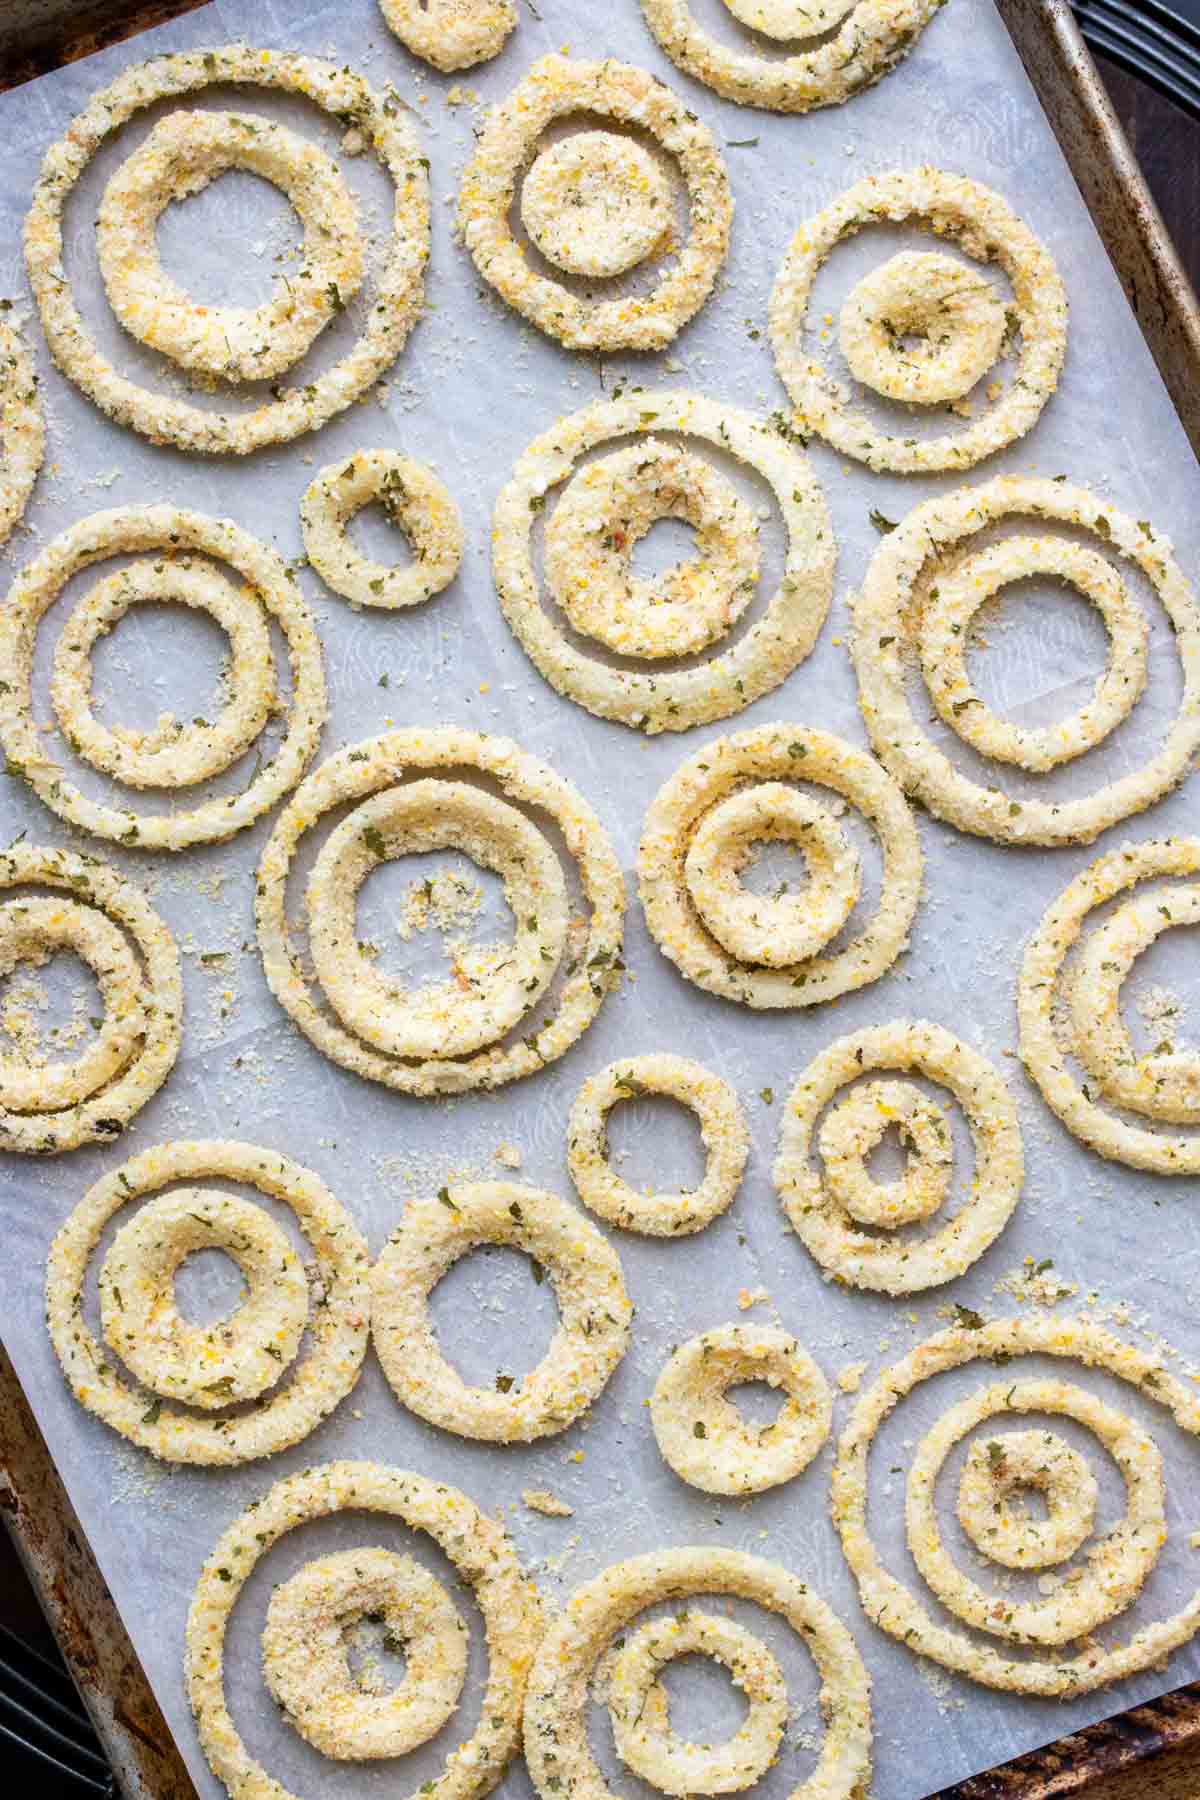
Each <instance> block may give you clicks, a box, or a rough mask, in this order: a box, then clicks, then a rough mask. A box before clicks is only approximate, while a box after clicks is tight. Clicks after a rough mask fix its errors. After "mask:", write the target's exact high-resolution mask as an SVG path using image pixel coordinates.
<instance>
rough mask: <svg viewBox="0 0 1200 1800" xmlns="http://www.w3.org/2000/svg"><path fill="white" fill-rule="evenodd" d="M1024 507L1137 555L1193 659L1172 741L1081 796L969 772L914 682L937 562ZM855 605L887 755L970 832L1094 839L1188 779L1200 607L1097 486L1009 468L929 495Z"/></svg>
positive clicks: (1175, 568) (1050, 841) (887, 541)
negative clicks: (1007, 788)
mask: <svg viewBox="0 0 1200 1800" xmlns="http://www.w3.org/2000/svg"><path fill="white" fill-rule="evenodd" d="M1014 514H1016V515H1025V516H1026V517H1033V518H1036V519H1039V520H1040V519H1051V520H1057V521H1059V522H1060V523H1061V524H1064V525H1069V526H1080V527H1082V528H1083V529H1084V530H1086V531H1090V532H1092V533H1094V534H1095V535H1096V536H1097V537H1099V538H1101V539H1102V540H1103V542H1104V543H1105V544H1106V545H1107V546H1109V547H1111V549H1113V550H1114V551H1117V552H1119V553H1120V554H1121V555H1122V556H1126V557H1128V558H1129V560H1130V561H1131V562H1133V563H1135V564H1136V565H1137V566H1138V568H1140V569H1141V571H1142V573H1143V575H1145V576H1146V578H1147V579H1148V580H1149V581H1150V583H1151V584H1152V586H1153V587H1154V589H1155V592H1156V594H1157V596H1158V598H1159V600H1160V602H1161V603H1162V606H1163V608H1164V610H1165V611H1166V613H1167V615H1168V617H1169V619H1170V621H1171V624H1172V626H1173V627H1174V634H1175V643H1176V648H1177V650H1178V653H1179V658H1180V661H1181V663H1182V665H1183V696H1182V699H1181V702H1180V706H1179V711H1178V713H1177V714H1176V717H1175V720H1174V723H1173V724H1172V725H1171V728H1170V730H1169V732H1168V733H1167V736H1166V738H1165V740H1164V742H1163V744H1162V746H1161V748H1160V749H1159V750H1157V751H1156V753H1155V754H1154V755H1153V756H1152V757H1151V759H1150V761H1149V762H1147V763H1145V764H1144V765H1143V766H1142V768H1140V769H1137V770H1134V771H1133V772H1132V773H1130V774H1128V775H1122V776H1120V777H1119V778H1118V779H1117V780H1116V781H1113V782H1110V783H1109V784H1108V785H1107V786H1106V787H1103V788H1100V789H1099V790H1098V791H1096V792H1095V793H1092V794H1087V795H1084V796H1083V797H1081V798H1079V799H1072V800H1061V801H1050V800H1043V799H1040V798H1034V799H1029V800H1022V801H1016V800H1011V799H1010V798H1009V796H1008V795H1007V794H1005V793H1002V792H1001V791H1000V789H999V788H997V787H992V786H986V787H985V786H984V785H983V783H982V782H979V781H976V780H973V779H971V778H969V777H968V776H966V775H962V774H960V773H959V772H958V770H957V769H956V768H955V767H954V765H953V763H951V761H950V760H949V758H948V757H947V756H945V755H944V754H943V752H942V751H941V750H940V749H939V748H938V747H937V746H936V745H935V744H934V743H933V741H932V740H931V739H930V737H929V736H928V733H927V730H926V726H925V721H924V716H923V714H922V716H921V717H918V714H917V712H916V711H915V710H914V708H913V705H912V704H911V702H910V699H909V696H908V694H907V692H906V690H905V663H904V655H903V651H904V646H905V639H906V630H905V621H906V619H907V618H908V616H909V615H910V613H911V609H912V604H913V600H914V598H915V597H917V596H918V595H919V594H920V593H921V591H922V583H923V579H924V577H925V574H926V570H927V565H929V564H930V562H931V558H937V559H941V558H944V557H945V556H947V555H948V554H950V553H953V552H955V551H956V550H957V548H958V546H959V545H961V544H963V543H964V542H965V541H966V540H967V539H969V538H970V537H972V536H973V535H974V534H975V533H976V532H979V531H983V530H986V529H987V528H988V527H989V526H992V525H995V524H997V523H999V522H1000V521H1001V520H1004V519H1007V518H1009V517H1011V516H1012V515H1014ZM933 568H935V569H936V568H938V562H937V561H936V560H935V561H934V562H933ZM852 613H853V635H852V637H851V654H852V656H853V658H854V668H855V673H856V674H857V676H858V690H859V706H860V708H861V710H862V715H863V719H864V720H865V722H866V727H867V730H868V732H869V733H870V736H871V742H872V743H873V744H874V746H875V750H876V753H877V754H878V756H879V758H880V760H881V762H884V763H886V765H887V767H888V768H889V769H890V770H891V771H892V774H893V775H894V776H895V777H896V779H897V781H899V782H900V783H901V785H902V786H903V788H904V789H905V791H906V792H907V793H908V794H910V795H912V796H913V798H914V799H917V800H920V801H921V803H922V804H923V805H924V806H927V807H928V808H929V810H930V812H932V813H934V814H936V816H937V817H938V818H940V819H945V820H946V821H947V823H948V824H951V825H954V826H955V827H956V828H957V829H958V830H959V831H969V832H973V833H974V834H975V835H976V836H977V837H988V838H992V839H994V840H995V841H996V842H997V843H1001V844H1045V845H1058V844H1076V843H1078V844H1087V843H1090V842H1091V841H1092V839H1093V838H1095V837H1098V836H1099V835H1100V833H1101V832H1102V831H1105V830H1107V828H1108V827H1109V826H1110V825H1115V824H1117V823H1118V821H1119V820H1121V819H1127V818H1128V817H1129V816H1130V814H1132V813H1136V812H1141V811H1142V810H1143V809H1144V808H1145V807H1147V806H1152V805H1153V804H1154V802H1155V801H1156V800H1160V799H1161V798H1162V797H1163V795H1164V794H1167V793H1169V792H1170V791H1171V789H1172V788H1174V787H1176V786H1178V784H1179V783H1180V782H1181V781H1182V780H1183V779H1184V778H1185V776H1186V775H1187V773H1188V770H1189V767H1190V765H1191V763H1192V760H1193V758H1194V757H1195V755H1196V752H1197V750H1200V605H1197V601H1196V596H1195V594H1194V592H1193V591H1192V588H1191V586H1190V585H1189V583H1188V580H1187V578H1186V576H1185V575H1184V573H1183V571H1182V570H1181V568H1180V567H1179V564H1178V563H1177V562H1176V560H1175V558H1174V556H1173V554H1172V552H1171V545H1170V542H1169V540H1168V539H1166V538H1164V537H1161V536H1160V535H1158V534H1157V533H1156V532H1155V531H1153V530H1152V529H1151V527H1150V526H1149V525H1146V524H1145V523H1143V522H1135V521H1134V520H1133V519H1131V518H1129V517H1128V516H1127V515H1126V514H1125V513H1121V512H1117V511H1116V509H1115V508H1114V507H1111V506H1110V505H1109V504H1108V503H1107V501H1102V500H1101V499H1100V498H1099V496H1098V495H1096V494H1093V493H1090V492H1089V491H1088V490H1087V489H1086V488H1080V487H1072V486H1071V485H1070V484H1069V483H1066V482H1060V481H1052V480H1041V479H1034V478H1033V477H1030V476H1017V475H1001V476H998V477H997V478H996V479H995V480H993V481H989V482H986V483H985V484H984V485H983V486H982V487H968V488H959V489H957V490H956V491H955V492H954V493H951V494H944V495H941V496H939V497H938V498H936V499H933V500H926V501H925V502H923V504H922V505H920V506H917V507H915V508H914V509H913V511H912V512H910V513H909V514H908V516H907V517H906V518H905V519H903V520H902V521H901V523H900V524H899V525H898V526H897V527H896V529H895V530H894V531H890V532H888V534H887V536H886V537H884V538H883V539H882V541H881V543H880V545H879V548H878V549H877V550H876V552H875V555H874V557H873V558H872V560H871V564H870V567H869V568H868V570H867V574H866V579H865V580H864V582H863V585H862V588H861V589H860V591H859V593H858V595H857V597H856V599H855V600H854V602H853V606H852Z"/></svg>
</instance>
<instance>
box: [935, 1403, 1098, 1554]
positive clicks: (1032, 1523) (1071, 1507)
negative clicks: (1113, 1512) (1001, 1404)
mask: <svg viewBox="0 0 1200 1800" xmlns="http://www.w3.org/2000/svg"><path fill="white" fill-rule="evenodd" d="M1029 1385H1031V1384H1028V1383H1023V1384H1022V1387H1023V1388H1024V1387H1028V1386H1029ZM1004 1391H1005V1394H1007V1393H1008V1392H1009V1390H1008V1389H1007V1388H1006V1389H1005V1390H1004ZM993 1444H994V1445H995V1446H996V1448H995V1450H993V1449H992V1445H993ZM1022 1488H1032V1489H1033V1491H1034V1492H1035V1493H1039V1494H1041V1495H1042V1498H1043V1499H1044V1500H1045V1503H1046V1517H1045V1518H1044V1519H1032V1518H1030V1516H1029V1515H1028V1513H1025V1512H1022V1511H1019V1510H1018V1509H1017V1508H1015V1507H1012V1508H1010V1509H1009V1510H1008V1511H1007V1512H1005V1511H1004V1510H1003V1503H1004V1501H1005V1500H1006V1499H1007V1497H1008V1495H1009V1494H1012V1493H1019V1492H1020V1491H1021V1489H1022ZM1099 1491H1100V1490H1099V1487H1098V1485H1097V1482H1096V1477H1095V1476H1094V1475H1093V1474H1092V1472H1091V1470H1090V1469H1089V1468H1088V1466H1087V1463H1086V1462H1085V1461H1084V1459H1083V1457H1082V1456H1081V1455H1080V1454H1079V1452H1078V1450H1074V1449H1072V1447H1071V1445H1070V1444H1068V1443H1067V1442H1066V1440H1065V1439H1064V1438H1061V1437H1059V1436H1058V1434H1057V1433H1056V1432H1053V1431H1046V1430H1043V1429H1037V1430H1032V1431H1006V1432H1004V1433H1003V1434H1002V1435H1001V1436H999V1437H994V1438H989V1439H988V1440H987V1441H986V1442H985V1441H984V1440H983V1439H982V1438H976V1440H975V1442H974V1443H973V1444H972V1445H971V1448H970V1449H969V1450H968V1452H967V1455H966V1459H965V1461H964V1462H963V1468H962V1474H961V1476H960V1477H959V1483H958V1522H959V1524H960V1525H961V1526H962V1528H963V1530H964V1531H965V1532H966V1534H967V1536H968V1537H969V1538H970V1540H971V1542H972V1543H973V1544H974V1546H975V1548H976V1549H977V1550H978V1551H979V1552H980V1554H981V1555H983V1556H986V1557H989V1558H990V1559H991V1561H992V1562H998V1563H1001V1564H1002V1565H1003V1566H1004V1568H1006V1569H1047V1568H1049V1567H1050V1566H1051V1565H1052V1564H1053V1563H1058V1562H1066V1560H1067V1558H1068V1557H1071V1556H1074V1554H1075V1552H1076V1551H1077V1550H1079V1549H1081V1548H1082V1546H1083V1545H1084V1544H1085V1543H1086V1541H1087V1539H1088V1538H1089V1537H1090V1536H1091V1534H1092V1530H1093V1528H1094V1526H1095V1522H1096V1499H1097V1496H1098V1494H1099Z"/></svg>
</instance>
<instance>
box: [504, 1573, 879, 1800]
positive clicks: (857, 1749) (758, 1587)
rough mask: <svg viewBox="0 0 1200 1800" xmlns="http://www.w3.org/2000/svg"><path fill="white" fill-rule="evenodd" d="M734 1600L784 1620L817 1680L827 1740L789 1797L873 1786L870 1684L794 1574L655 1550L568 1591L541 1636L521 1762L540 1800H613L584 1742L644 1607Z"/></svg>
mask: <svg viewBox="0 0 1200 1800" xmlns="http://www.w3.org/2000/svg"><path fill="white" fill-rule="evenodd" d="M694 1593H700V1594H736V1595H737V1596H739V1598H742V1599H746V1600H752V1601H754V1602H756V1603H757V1604H758V1605H759V1606H762V1607H764V1608H766V1610H767V1611H769V1612H773V1613H778V1614H781V1615H782V1617H783V1618H785V1619H786V1620H787V1622H788V1623H789V1625H791V1626H792V1627H793V1628H794V1630H795V1631H796V1632H797V1633H798V1634H799V1635H800V1637H801V1638H802V1640H803V1642H804V1645H805V1647H806V1648H807V1650H808V1651H809V1654H810V1655H811V1656H812V1658H813V1660H814V1661H815V1663H816V1665H817V1672H818V1674H819V1675H820V1678H821V1710H822V1712H823V1714H824V1717H825V1723H826V1732H825V1741H824V1743H823V1744H822V1746H821V1753H820V1756H819V1758H818V1761H817V1765H816V1768H815V1769H814V1770H813V1772H812V1774H811V1775H810V1776H809V1777H808V1779H807V1780H806V1781H802V1782H801V1783H800V1784H799V1786H798V1787H796V1788H793V1790H792V1792H791V1795H790V1796H789V1800H855V1796H857V1795H860V1794H864V1793H866V1791H867V1789H868V1788H869V1786H870V1780H871V1682H870V1677H869V1676H868V1674H867V1671H866V1669H865V1668H864V1666H863V1661H862V1658H861V1657H860V1656H859V1654H858V1651H857V1649H856V1648H855V1644H854V1639H853V1638H852V1637H851V1636H850V1633H849V1632H848V1631H847V1630H846V1627H845V1626H844V1625H843V1624H842V1623H841V1621H840V1619H838V1618H837V1617H836V1615H835V1614H834V1613H833V1612H832V1611H831V1610H830V1608H829V1607H828V1606H827V1605H826V1604H825V1602H824V1601H823V1600H821V1599H820V1598H819V1597H818V1596H817V1595H816V1594H815V1593H814V1592H813V1591H812V1589H811V1587H809V1586H808V1585H807V1583H805V1582H803V1581H800V1580H799V1579H798V1577H797V1576H795V1575H793V1574H791V1572H790V1571H789V1570H787V1569H784V1568H782V1567H781V1566H780V1565H779V1564H778V1563H769V1562H763V1561H762V1560H761V1559H760V1558H759V1557H757V1556H747V1555H745V1554H744V1553H743V1552H741V1551H737V1550H717V1549H703V1550H702V1549H679V1550H652V1551H650V1552H648V1553H647V1554H646V1555H644V1556H635V1557H631V1558H630V1559H629V1561H628V1562H621V1563H614V1564H612V1565H611V1566H610V1567H609V1568H607V1569H605V1570H603V1571H602V1573H601V1574H599V1575H597V1576H596V1577H595V1578H594V1579H593V1580H591V1581H589V1582H587V1583H586V1584H585V1585H584V1586H583V1587H581V1588H577V1589H576V1591H575V1592H574V1593H573V1594H572V1595H571V1598H570V1599H569V1600H568V1602H567V1604H566V1606H565V1607H564V1609H563V1611H562V1613H561V1614H560V1615H559V1617H558V1618H557V1619H556V1620H555V1621H554V1622H553V1624H551V1626H550V1627H549V1629H548V1630H547V1632H546V1635H545V1637H544V1638H543V1639H542V1643H541V1647H540V1649H539V1650H538V1653H537V1655H536V1657H535V1659H534V1664H533V1668H532V1670H531V1671H530V1677H529V1691H528V1695H527V1697H526V1701H525V1761H526V1763H527V1765H528V1768H529V1773H530V1776H531V1778H532V1780H533V1785H534V1787H535V1788H536V1789H537V1791H538V1793H539V1795H540V1796H541V1800H554V1796H555V1794H557V1793H559V1792H560V1791H563V1790H566V1791H569V1792H570V1793H571V1794H572V1795H574V1796H576V1800H611V1790H610V1788H609V1786H608V1784H607V1782H606V1781H605V1779H604V1776H603V1774H602V1773H601V1771H600V1768H599V1766H598V1764H597V1762H596V1759H595V1757H594V1756H593V1755H592V1751H591V1748H590V1746H589V1744H588V1737H587V1704H588V1691H589V1682H590V1678H591V1675H592V1672H593V1670H594V1669H595V1667H596V1664H597V1662H598V1661H599V1660H600V1658H601V1656H602V1655H603V1653H604V1650H605V1646H606V1645H607V1644H608V1642H609V1641H610V1639H612V1638H613V1637H614V1636H615V1635H616V1634H617V1633H618V1632H620V1631H622V1630H623V1629H624V1628H625V1627H626V1626H627V1625H629V1624H630V1623H631V1622H632V1620H633V1619H635V1618H636V1617H637V1615H638V1613H640V1612H642V1611H643V1610H644V1609H645V1608H646V1607H648V1606H653V1605H654V1604H655V1603H656V1602H658V1601H663V1600H677V1599H683V1598H685V1597H687V1596H689V1595H691V1594H694Z"/></svg>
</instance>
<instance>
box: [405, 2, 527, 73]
mask: <svg viewBox="0 0 1200 1800" xmlns="http://www.w3.org/2000/svg"><path fill="white" fill-rule="evenodd" d="M379 10H380V12H381V13H382V14H383V16H384V19H385V21H386V23H387V27H388V30H389V31H391V32H394V33H395V35H396V36H397V37H398V38H399V39H400V42H401V43H402V44H403V45H404V47H405V49H407V50H411V51H412V53H413V55H414V56H419V57H421V58H422V60H423V61H424V62H427V63H432V64H433V66H434V68H435V69H441V70H442V72H443V73H444V74H450V73H452V72H453V71H454V70H455V69H472V68H474V67H475V65H476V63H482V62H490V61H491V59H492V57H493V56H498V55H499V53H500V51H501V49H502V48H503V46H504V42H505V39H506V38H507V37H508V34H509V32H510V31H512V30H513V28H514V27H515V25H516V23H517V3H516V0H379Z"/></svg>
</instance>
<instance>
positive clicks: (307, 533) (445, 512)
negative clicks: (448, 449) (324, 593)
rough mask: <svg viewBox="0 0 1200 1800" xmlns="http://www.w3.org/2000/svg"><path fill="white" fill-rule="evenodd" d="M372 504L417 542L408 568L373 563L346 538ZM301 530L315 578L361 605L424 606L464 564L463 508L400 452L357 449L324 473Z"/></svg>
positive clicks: (307, 495) (310, 491)
mask: <svg viewBox="0 0 1200 1800" xmlns="http://www.w3.org/2000/svg"><path fill="white" fill-rule="evenodd" d="M373 500H379V501H382V503H383V506H384V508H385V509H386V511H387V514H388V516H389V518H390V519H391V520H392V523H393V524H395V525H398V526H399V527H400V529H401V531H403V532H404V533H405V535H406V536H407V537H408V538H409V540H410V542H411V544H412V549H413V561H412V563H411V564H409V565H407V566H406V567H402V568H389V566H388V565H387V564H386V563H377V562H373V561H371V559H370V558H369V557H366V556H362V555H360V554H359V552H358V551H357V550H355V549H354V548H353V546H352V545H351V543H350V540H349V539H348V538H347V536H346V526H347V524H348V522H349V521H350V520H351V519H352V518H353V517H354V515H355V514H356V513H357V512H360V511H361V510H362V508H363V507H364V506H369V505H370V504H371V502H372V501H373ZM300 527H301V531H302V532H303V535H304V549H305V553H306V554H307V556H308V560H309V562H310V563H311V564H312V566H313V568H314V569H315V570H316V571H317V574H318V575H319V576H320V577H321V579H322V581H323V582H324V583H325V584H326V586H327V587H331V588H332V589H333V591H334V593H335V594H341V595H342V597H343V598H344V599H346V600H350V601H353V603H354V604H355V605H356V606H378V607H386V608H389V609H395V608H398V607H404V606H419V605H420V604H421V602H422V601H423V600H428V599H430V598H431V597H432V596H433V595H434V594H440V593H441V592H442V589H443V588H447V587H449V585H450V583H451V582H452V581H453V580H454V577H455V576H456V575H457V574H458V566H459V564H460V563H461V561H462V551H463V526H462V515H461V514H460V512H459V510H458V507H457V506H456V505H455V503H454V501H453V499H452V498H451V496H450V494H449V493H448V492H447V491H446V488H445V487H444V486H443V485H442V483H441V482H440V481H439V480H438V478H437V476H436V475H435V474H434V473H433V472H432V470H430V469H426V468H423V467H422V465H421V464H420V463H418V462H413V460H412V459H411V457H407V456H401V455H400V454H399V452H398V451H396V450H357V451H355V453H354V455H353V456H348V457H346V458H345V459H344V460H343V461H342V462H336V463H330V464H329V466H328V467H327V468H324V469H322V470H321V473H320V474H319V475H318V476H317V477H316V479H315V480H314V481H313V482H311V483H310V485H309V486H308V487H307V488H306V489H305V492H304V497H303V499H302V500H301V502H300Z"/></svg>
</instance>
